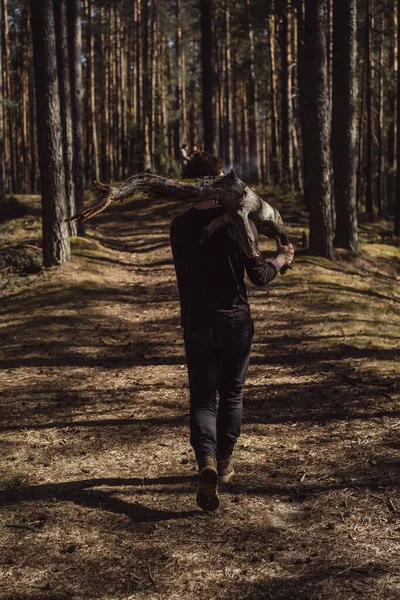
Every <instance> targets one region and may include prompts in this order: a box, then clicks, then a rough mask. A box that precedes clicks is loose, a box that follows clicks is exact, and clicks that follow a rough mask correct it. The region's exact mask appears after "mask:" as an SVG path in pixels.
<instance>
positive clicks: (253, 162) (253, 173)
mask: <svg viewBox="0 0 400 600" xmlns="http://www.w3.org/2000/svg"><path fill="white" fill-rule="evenodd" d="M246 18H247V27H248V36H249V51H250V64H249V72H248V82H249V83H248V91H247V98H248V104H247V107H248V115H249V116H248V123H249V159H250V164H249V178H250V180H252V181H255V182H257V183H259V182H260V143H259V131H258V86H257V78H256V73H255V46H254V28H253V17H252V6H251V0H246Z"/></svg>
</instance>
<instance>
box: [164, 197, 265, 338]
mask: <svg viewBox="0 0 400 600" xmlns="http://www.w3.org/2000/svg"><path fill="white" fill-rule="evenodd" d="M222 214H223V209H222V208H221V207H216V208H210V209H201V210H200V209H197V208H196V207H193V208H191V209H190V210H188V211H187V212H185V213H183V214H182V215H180V216H179V217H177V218H175V219H174V220H173V221H172V224H171V232H170V233H171V247H172V253H173V257H174V263H175V270H176V276H177V280H178V288H179V296H180V303H181V324H182V326H183V327H187V328H191V329H202V328H204V327H210V326H212V325H213V324H214V323H216V322H217V321H218V320H220V319H230V320H235V321H236V320H240V319H243V318H245V317H246V315H248V314H250V307H249V303H248V301H247V291H246V284H245V281H244V274H245V271H246V273H247V275H248V277H249V279H250V281H251V282H252V283H253V284H254V285H256V286H264V285H267V284H268V283H269V282H270V281H271V280H272V279H274V277H276V275H277V271H276V268H275V266H274V265H273V264H272V263H270V262H267V261H266V260H265V259H264V258H263V257H262V256H259V257H257V258H247V257H246V256H245V254H244V253H243V251H242V250H241V248H240V246H239V244H238V243H237V242H236V241H234V240H233V239H232V237H231V236H230V235H229V231H228V226H225V227H222V228H221V229H219V230H218V231H216V232H215V233H214V234H213V235H212V236H211V237H210V238H209V239H208V240H207V241H206V242H204V243H200V241H199V238H200V235H201V232H202V230H203V229H204V227H206V225H208V224H209V223H210V222H211V221H212V220H213V219H216V218H217V217H219V216H220V215H222Z"/></svg>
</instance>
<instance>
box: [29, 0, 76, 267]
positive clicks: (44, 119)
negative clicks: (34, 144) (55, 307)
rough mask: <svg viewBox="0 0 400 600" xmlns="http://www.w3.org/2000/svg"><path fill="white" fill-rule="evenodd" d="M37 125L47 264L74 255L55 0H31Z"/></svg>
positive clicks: (68, 258)
mask: <svg viewBox="0 0 400 600" xmlns="http://www.w3.org/2000/svg"><path fill="white" fill-rule="evenodd" d="M31 15H32V38H33V51H34V71H35V88H36V97H37V103H36V107H37V129H38V131H39V132H40V135H39V139H38V142H39V162H40V179H41V192H42V227H43V262H44V265H45V266H46V267H51V266H54V265H59V264H62V263H64V262H66V261H68V260H70V258H71V251H70V244H69V238H68V228H67V224H66V222H65V219H66V217H67V216H68V208H67V203H66V198H65V178H64V162H63V152H62V127H61V116H60V99H59V88H58V80H57V60H56V40H55V34H54V32H55V24H54V12H53V0H40V2H37V0H31Z"/></svg>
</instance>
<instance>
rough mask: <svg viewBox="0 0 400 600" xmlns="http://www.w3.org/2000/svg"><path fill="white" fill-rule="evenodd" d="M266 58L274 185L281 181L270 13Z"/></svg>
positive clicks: (273, 20)
mask: <svg viewBox="0 0 400 600" xmlns="http://www.w3.org/2000/svg"><path fill="white" fill-rule="evenodd" d="M267 27H268V48H267V50H268V56H269V76H270V81H269V90H270V92H269V94H270V95H269V105H270V114H271V162H272V177H273V180H274V183H275V185H278V183H280V181H281V164H280V160H279V150H278V148H279V142H278V140H279V136H278V108H277V81H276V65H275V16H274V14H273V13H272V14H271V15H269V17H268V21H267Z"/></svg>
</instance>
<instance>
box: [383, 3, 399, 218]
mask: <svg viewBox="0 0 400 600" xmlns="http://www.w3.org/2000/svg"><path fill="white" fill-rule="evenodd" d="M390 9H391V10H390V11H389V13H388V14H387V16H386V19H387V21H386V30H387V31H389V32H390V35H389V36H388V37H389V39H390V46H389V59H388V60H389V69H390V72H391V74H392V75H391V80H390V83H391V85H390V88H389V90H388V112H389V119H390V120H389V126H388V132H387V161H386V167H387V170H386V188H387V206H388V212H389V213H390V214H392V213H393V209H394V205H395V194H396V74H397V68H398V66H397V60H398V58H397V19H398V15H397V6H396V0H391V3H390Z"/></svg>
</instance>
